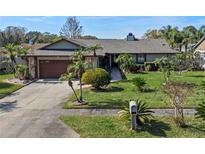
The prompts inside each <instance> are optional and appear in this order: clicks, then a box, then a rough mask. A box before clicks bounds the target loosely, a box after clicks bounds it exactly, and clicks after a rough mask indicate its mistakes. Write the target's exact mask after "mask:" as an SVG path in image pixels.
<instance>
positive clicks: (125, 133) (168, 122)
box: [60, 116, 205, 138]
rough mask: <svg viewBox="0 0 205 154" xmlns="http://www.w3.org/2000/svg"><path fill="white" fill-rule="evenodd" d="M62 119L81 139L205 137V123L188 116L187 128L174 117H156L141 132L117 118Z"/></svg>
mask: <svg viewBox="0 0 205 154" xmlns="http://www.w3.org/2000/svg"><path fill="white" fill-rule="evenodd" d="M60 119H61V120H62V121H63V122H64V123H66V124H67V125H69V126H70V127H71V128H73V129H74V130H75V131H76V132H77V133H79V134H80V136H81V137H91V138H96V137H97V138H104V137H106V138H116V137H118V138H130V137H132V138H134V137H136V138H158V137H168V138H183V137H184V138H185V137H186V138H195V137H197V138H199V137H205V121H202V120H200V119H195V118H194V117H193V116H189V117H188V116H187V117H186V118H185V119H186V122H187V125H188V126H187V127H186V128H178V127H176V125H175V124H174V122H173V119H172V117H169V116H164V117H155V118H154V119H153V120H152V122H151V125H145V126H144V128H143V129H142V130H141V131H137V132H136V131H132V130H130V125H129V123H125V122H122V121H120V120H119V119H118V117H116V116H61V117H60Z"/></svg>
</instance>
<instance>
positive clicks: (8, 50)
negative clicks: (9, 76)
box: [2, 44, 18, 73]
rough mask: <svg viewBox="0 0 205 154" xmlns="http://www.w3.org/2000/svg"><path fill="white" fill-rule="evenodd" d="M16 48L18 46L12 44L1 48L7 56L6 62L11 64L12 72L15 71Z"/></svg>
mask: <svg viewBox="0 0 205 154" xmlns="http://www.w3.org/2000/svg"><path fill="white" fill-rule="evenodd" d="M17 48H18V46H17V45H14V44H8V45H6V46H5V47H3V48H2V51H3V53H4V55H5V56H7V57H8V60H7V62H8V63H11V64H12V67H13V70H14V73H16V65H17V62H16V56H17Z"/></svg>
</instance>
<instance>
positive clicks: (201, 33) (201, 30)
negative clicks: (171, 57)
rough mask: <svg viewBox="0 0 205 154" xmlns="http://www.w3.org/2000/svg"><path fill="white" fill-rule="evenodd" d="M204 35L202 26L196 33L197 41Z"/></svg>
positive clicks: (204, 27) (204, 29)
mask: <svg viewBox="0 0 205 154" xmlns="http://www.w3.org/2000/svg"><path fill="white" fill-rule="evenodd" d="M204 35H205V25H202V26H201V27H200V28H199V29H198V31H197V36H196V37H197V40H200V39H201V38H202V37H203V36H204Z"/></svg>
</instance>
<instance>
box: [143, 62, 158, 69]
mask: <svg viewBox="0 0 205 154" xmlns="http://www.w3.org/2000/svg"><path fill="white" fill-rule="evenodd" d="M144 67H145V70H146V71H157V70H158V68H159V67H158V66H157V64H156V63H154V62H145V63H144Z"/></svg>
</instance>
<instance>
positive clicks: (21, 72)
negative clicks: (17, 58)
mask: <svg viewBox="0 0 205 154" xmlns="http://www.w3.org/2000/svg"><path fill="white" fill-rule="evenodd" d="M16 76H17V77H18V78H19V79H21V80H23V79H25V77H26V66H25V65H17V66H16Z"/></svg>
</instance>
